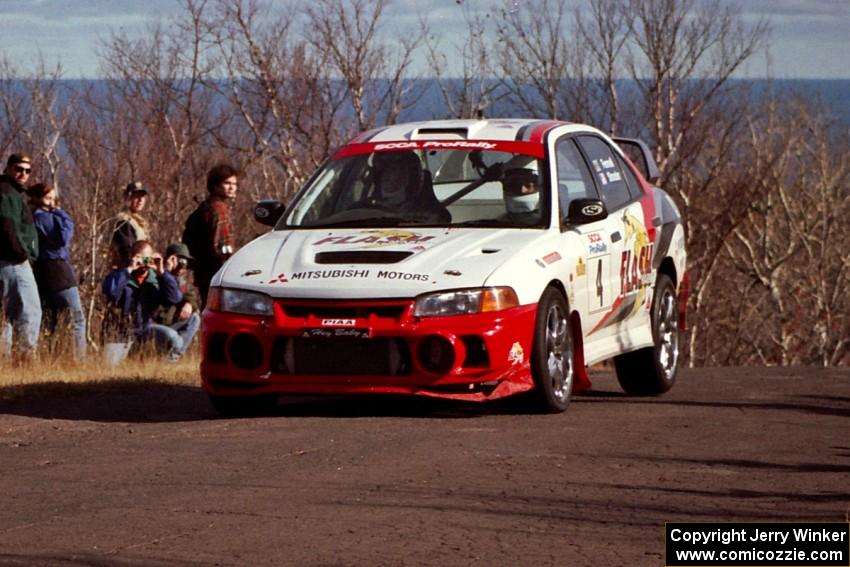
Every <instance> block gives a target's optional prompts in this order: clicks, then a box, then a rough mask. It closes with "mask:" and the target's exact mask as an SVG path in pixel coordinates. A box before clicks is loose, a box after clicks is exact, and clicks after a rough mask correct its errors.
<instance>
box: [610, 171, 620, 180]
mask: <svg viewBox="0 0 850 567" xmlns="http://www.w3.org/2000/svg"><path fill="white" fill-rule="evenodd" d="M621 179H623V176H622V174H621V173H620V172H619V171H609V172H608V181H612V182H613V181H620V180H621Z"/></svg>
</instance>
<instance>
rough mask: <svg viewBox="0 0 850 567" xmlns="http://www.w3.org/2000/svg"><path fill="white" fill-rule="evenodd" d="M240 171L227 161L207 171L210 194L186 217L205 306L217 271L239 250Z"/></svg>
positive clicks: (197, 283) (186, 240)
mask: <svg viewBox="0 0 850 567" xmlns="http://www.w3.org/2000/svg"><path fill="white" fill-rule="evenodd" d="M237 176H238V172H237V171H236V169H234V168H233V167H231V166H230V165H227V164H224V163H222V164H218V165H216V166H215V167H213V168H212V169H210V171H209V173H207V192H208V193H209V195H208V196H207V198H206V199H205V200H204V201H203V202H202V203H201V204H199V205H198V207H197V208H196V209H195V210H194V211H193V212H192V214H191V215H189V218H188V219H186V226H185V229H184V230H183V239H182V240H183V243H184V244H186V246H188V247H189V251H190V252H191V253H192V256H194V257H195V261H194V265H195V286H196V287H197V288H198V291H199V292H200V294H201V306H202V307H203V306H204V305H206V303H207V292H208V291H209V288H210V282H211V281H212V278H213V276H214V275H215V273H216V272H217V271H218V270H219V268H221V267H222V266H223V265H224V263H225V262H226V261H227V259H228V258H230V256H232V255H233V253H234V252H235V251H236V242H235V240H234V238H233V224H232V222H231V220H230V218H231V206H232V203H233V201H235V200H236V193H237V191H238V187H239V185H238V179H237Z"/></svg>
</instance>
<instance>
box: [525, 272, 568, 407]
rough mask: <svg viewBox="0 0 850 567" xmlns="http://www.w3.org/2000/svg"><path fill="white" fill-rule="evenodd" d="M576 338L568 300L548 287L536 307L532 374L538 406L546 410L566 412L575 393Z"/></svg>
mask: <svg viewBox="0 0 850 567" xmlns="http://www.w3.org/2000/svg"><path fill="white" fill-rule="evenodd" d="M573 372H574V369H573V336H572V331H571V329H570V311H569V308H568V306H567V300H566V299H564V296H563V295H562V294H561V293H560V292H559V291H558V290H556V289H555V288H551V287H550V288H547V289H546V291H545V292H543V297H541V298H540V303H539V304H538V306H537V318H536V321H535V324H534V344H533V346H532V354H531V374H532V376H533V377H534V384H535V389H536V392H537V394H536V395H537V400H538V405H539V407H540V408H541V409H543V410H544V411H547V412H550V413H560V412H562V411H564V410H566V409H567V406H568V405H569V403H570V395H571V394H572V390H573Z"/></svg>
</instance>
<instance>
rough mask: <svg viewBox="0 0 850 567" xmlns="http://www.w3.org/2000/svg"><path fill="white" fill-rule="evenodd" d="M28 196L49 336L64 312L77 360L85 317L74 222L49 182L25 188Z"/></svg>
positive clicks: (82, 343)
mask: <svg viewBox="0 0 850 567" xmlns="http://www.w3.org/2000/svg"><path fill="white" fill-rule="evenodd" d="M27 195H29V198H30V207H32V216H33V221H34V222H35V228H36V231H37V232H38V260H37V261H36V263H35V281H36V282H37V283H38V291H39V294H40V295H41V301H42V304H43V308H45V315H46V328H47V332H48V334H49V336H50V337H52V336H53V334H54V332H55V330H56V324H57V322H58V320H59V317H60V315H62V314H64V313H67V316H68V317H69V320H70V322H71V326H72V330H73V333H74V347H75V348H74V354H75V355H76V357H77V359H78V360H79V359H82V358H84V357H85V355H86V318H85V315H84V314H83V306H82V303H81V302H80V290H79V288H78V287H77V274H76V272H75V271H74V267H73V266H72V265H71V254H70V247H71V239H72V238H73V237H74V221H73V220H72V219H71V216H70V215H69V214H68V213H67V212H66V211H65V210H63V209H61V208H60V207H59V202H58V199H57V192H56V188H55V187H53V186H52V185H49V184H46V183H36V184H35V185H33V186H31V187H30V188H28V189H27Z"/></svg>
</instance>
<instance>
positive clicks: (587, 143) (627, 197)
mask: <svg viewBox="0 0 850 567" xmlns="http://www.w3.org/2000/svg"><path fill="white" fill-rule="evenodd" d="M578 140H579V143H580V144H581V147H582V149H583V150H584V153H585V154H587V159H588V160H590V167H591V168H592V169H593V174H594V175H595V176H596V180H597V182H598V184H599V190H600V191H601V193H602V200H603V201H604V202H605V206H606V207H607V208H608V210H609V211H615V210H617V209H619V208H620V207H622V206H623V205H625V204H626V203H628V202H629V201H631V199H632V195H631V193H629V187H628V186H627V185H626V181H625V179H624V178H623V173H622V172H621V171H620V166H619V165H617V160H616V159H615V157H614V151H613V150H612V149H611V148H610V147H609V146H608V144H606V143H605V142H603V141H602V139H601V138H597V137H596V136H579V137H578Z"/></svg>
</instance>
